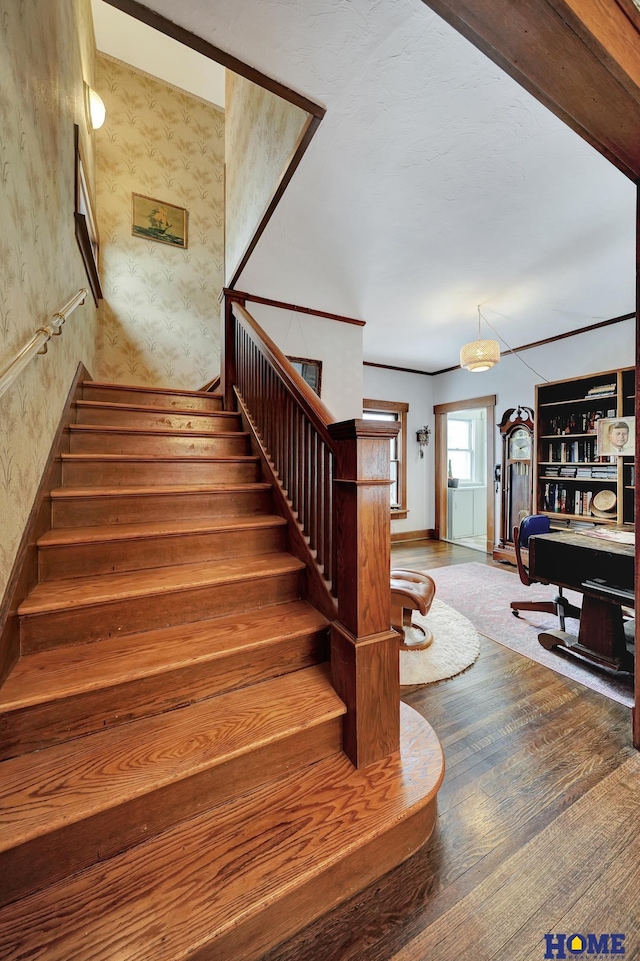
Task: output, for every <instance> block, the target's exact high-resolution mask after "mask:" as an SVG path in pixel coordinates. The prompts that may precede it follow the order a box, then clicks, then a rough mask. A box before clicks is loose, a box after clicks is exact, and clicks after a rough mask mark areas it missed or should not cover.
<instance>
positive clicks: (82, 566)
mask: <svg viewBox="0 0 640 961" xmlns="http://www.w3.org/2000/svg"><path fill="white" fill-rule="evenodd" d="M284 549H285V528H284V527H283V526H278V527H270V528H260V529H254V530H251V529H250V530H235V531H215V532H211V533H207V534H174V535H172V536H170V537H169V536H167V537H147V538H140V539H139V540H121V541H110V542H106V543H105V542H95V543H93V544H73V545H65V546H64V547H63V546H57V547H47V548H44V549H43V548H40V549H39V551H38V565H39V574H40V580H41V581H50V580H59V579H60V578H63V577H82V576H83V575H89V576H90V575H92V574H112V573H114V572H116V571H140V570H144V569H145V568H148V567H171V566H173V565H174V564H189V563H196V562H198V561H209V560H222V559H223V558H225V557H243V556H247V555H248V554H270V553H272V552H273V551H283V550H284Z"/></svg>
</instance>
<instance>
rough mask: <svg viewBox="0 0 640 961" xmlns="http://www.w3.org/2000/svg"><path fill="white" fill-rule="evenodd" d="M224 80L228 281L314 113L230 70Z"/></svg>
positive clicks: (226, 273)
mask: <svg viewBox="0 0 640 961" xmlns="http://www.w3.org/2000/svg"><path fill="white" fill-rule="evenodd" d="M225 84H226V86H225V120H226V128H225V157H226V164H227V169H226V214H225V216H226V251H225V261H226V266H225V276H226V278H227V280H229V279H230V278H231V276H232V275H233V272H234V270H235V269H236V267H237V266H238V264H239V263H240V260H241V259H242V255H243V254H244V252H245V250H246V248H247V245H248V243H249V241H250V240H251V237H252V236H253V233H254V232H255V229H256V227H257V226H258V224H259V223H260V220H261V219H262V215H263V213H264V212H265V210H266V208H267V205H268V203H269V200H270V199H271V196H272V194H273V192H274V190H275V188H276V186H277V185H278V182H279V180H280V177H281V176H282V174H283V172H284V170H285V167H286V165H287V162H288V160H289V158H290V157H291V154H292V153H293V150H294V147H295V145H296V143H297V142H298V138H299V137H300V134H301V133H302V130H303V127H304V126H305V124H306V122H307V119H308V116H309V115H308V113H307V112H306V110H302V109H301V108H300V107H296V106H295V105H294V104H292V103H289V102H288V101H287V100H283V99H282V98H281V97H278V96H276V94H273V93H270V92H269V91H268V90H264V89H263V88H262V87H258V86H257V85H256V84H255V83H252V82H251V81H250V80H245V79H244V77H240V76H238V75H237V74H235V73H231V71H229V70H227V72H226V80H225Z"/></svg>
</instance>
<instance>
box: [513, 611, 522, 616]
mask: <svg viewBox="0 0 640 961" xmlns="http://www.w3.org/2000/svg"><path fill="white" fill-rule="evenodd" d="M511 613H512V614H513V616H514V617H520V611H511Z"/></svg>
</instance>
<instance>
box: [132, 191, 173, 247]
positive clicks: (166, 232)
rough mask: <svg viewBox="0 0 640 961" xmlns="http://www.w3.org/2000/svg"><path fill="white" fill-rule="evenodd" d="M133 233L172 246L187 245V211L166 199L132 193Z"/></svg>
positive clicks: (135, 235)
mask: <svg viewBox="0 0 640 961" xmlns="http://www.w3.org/2000/svg"><path fill="white" fill-rule="evenodd" d="M131 233H132V234H133V236H134V237H143V238H144V239H145V240H157V241H158V243H161V244H170V245H171V246H172V247H183V248H184V247H186V246H187V211H186V210H185V208H184V207H176V206H175V204H170V203H167V202H166V201H164V200H154V198H153V197H145V196H143V194H131Z"/></svg>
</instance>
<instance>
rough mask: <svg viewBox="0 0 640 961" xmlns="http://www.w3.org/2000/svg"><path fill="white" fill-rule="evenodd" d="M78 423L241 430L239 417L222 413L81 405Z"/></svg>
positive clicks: (187, 429) (175, 428) (111, 425)
mask: <svg viewBox="0 0 640 961" xmlns="http://www.w3.org/2000/svg"><path fill="white" fill-rule="evenodd" d="M77 413H78V423H79V424H92V425H94V426H105V427H155V428H165V429H167V430H184V431H190V430H193V431H208V430H209V431H233V430H240V427H241V425H240V416H239V414H234V415H232V416H231V415H229V414H223V413H218V414H216V413H212V414H203V413H198V412H194V413H193V414H177V413H176V414H172V413H168V412H167V411H162V410H158V411H154V410H153V408H149V409H148V410H144V411H143V410H133V409H129V408H127V407H123V408H122V409H121V410H113V409H112V408H110V407H107V408H104V407H85V406H84V405H82V406H78V408H77Z"/></svg>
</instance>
